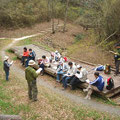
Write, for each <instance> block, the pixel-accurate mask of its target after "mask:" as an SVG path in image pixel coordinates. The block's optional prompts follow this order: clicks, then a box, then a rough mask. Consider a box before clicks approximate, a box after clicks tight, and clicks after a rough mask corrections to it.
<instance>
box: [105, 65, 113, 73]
mask: <svg viewBox="0 0 120 120" xmlns="http://www.w3.org/2000/svg"><path fill="white" fill-rule="evenodd" d="M104 73H105V74H110V73H111V65H109V64H106V65H105V69H104Z"/></svg>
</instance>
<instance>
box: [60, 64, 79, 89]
mask: <svg viewBox="0 0 120 120" xmlns="http://www.w3.org/2000/svg"><path fill="white" fill-rule="evenodd" d="M68 65H69V68H68V71H67V73H66V74H65V75H64V76H63V78H62V83H63V87H64V89H63V90H65V89H66V88H67V83H69V82H70V80H71V79H72V78H73V77H74V75H75V74H76V72H77V68H76V66H75V65H73V63H72V62H69V63H68Z"/></svg>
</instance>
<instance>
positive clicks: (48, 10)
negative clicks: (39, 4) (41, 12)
mask: <svg viewBox="0 0 120 120" xmlns="http://www.w3.org/2000/svg"><path fill="white" fill-rule="evenodd" d="M50 20H51V12H50V0H47V21H48V22H49V21H50Z"/></svg>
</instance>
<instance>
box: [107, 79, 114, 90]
mask: <svg viewBox="0 0 120 120" xmlns="http://www.w3.org/2000/svg"><path fill="white" fill-rule="evenodd" d="M113 87H114V81H113V79H112V78H111V77H110V78H108V79H107V85H106V89H107V90H111V89H112V88H113Z"/></svg>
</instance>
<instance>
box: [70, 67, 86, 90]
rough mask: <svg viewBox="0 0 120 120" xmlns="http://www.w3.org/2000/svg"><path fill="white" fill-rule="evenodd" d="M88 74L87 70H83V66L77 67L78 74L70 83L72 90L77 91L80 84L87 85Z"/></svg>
mask: <svg viewBox="0 0 120 120" xmlns="http://www.w3.org/2000/svg"><path fill="white" fill-rule="evenodd" d="M87 74H88V72H87V71H86V69H85V68H82V66H80V65H77V73H76V74H75V76H74V77H73V79H72V80H71V82H70V85H71V89H72V90H74V89H76V87H77V85H78V84H82V83H85V82H86V80H87Z"/></svg>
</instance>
